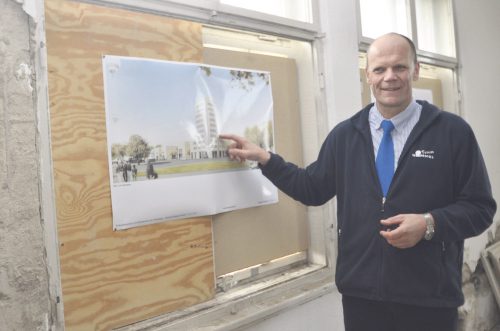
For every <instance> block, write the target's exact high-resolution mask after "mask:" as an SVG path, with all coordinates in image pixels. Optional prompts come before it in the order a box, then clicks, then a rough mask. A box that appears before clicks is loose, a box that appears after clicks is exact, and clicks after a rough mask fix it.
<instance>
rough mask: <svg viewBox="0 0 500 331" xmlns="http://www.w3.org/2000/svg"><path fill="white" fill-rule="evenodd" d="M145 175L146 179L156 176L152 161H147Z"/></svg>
mask: <svg viewBox="0 0 500 331" xmlns="http://www.w3.org/2000/svg"><path fill="white" fill-rule="evenodd" d="M146 177H147V178H148V179H156V178H158V174H157V173H156V172H155V169H154V167H153V163H152V162H151V161H148V165H147V167H146Z"/></svg>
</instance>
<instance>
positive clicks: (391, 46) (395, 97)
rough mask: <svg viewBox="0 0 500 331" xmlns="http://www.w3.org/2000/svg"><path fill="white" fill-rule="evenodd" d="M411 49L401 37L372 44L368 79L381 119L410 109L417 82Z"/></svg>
mask: <svg viewBox="0 0 500 331" xmlns="http://www.w3.org/2000/svg"><path fill="white" fill-rule="evenodd" d="M410 54H411V52H410V45H409V44H408V42H407V41H405V40H404V39H403V38H401V37H399V36H394V35H388V36H384V37H381V38H379V39H377V40H375V41H374V42H373V44H372V45H371V47H370V49H369V51H368V54H367V57H368V66H367V68H366V77H367V81H368V84H370V87H371V90H372V93H373V95H374V97H375V100H376V101H377V107H378V109H379V111H380V112H381V113H382V115H384V116H386V117H392V116H394V115H397V114H399V113H400V112H402V111H403V110H405V108H406V107H407V106H408V105H409V103H410V101H411V99H412V81H413V80H417V79H418V72H419V65H418V63H417V64H415V63H414V61H413V59H412V57H411V55H410Z"/></svg>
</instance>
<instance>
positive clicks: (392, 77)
mask: <svg viewBox="0 0 500 331" xmlns="http://www.w3.org/2000/svg"><path fill="white" fill-rule="evenodd" d="M396 78H397V75H396V72H395V71H394V70H393V69H392V68H388V69H387V70H386V71H385V75H384V80H385V81H390V80H395V79H396Z"/></svg>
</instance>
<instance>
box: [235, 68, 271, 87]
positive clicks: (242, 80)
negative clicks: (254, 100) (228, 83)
mask: <svg viewBox="0 0 500 331" xmlns="http://www.w3.org/2000/svg"><path fill="white" fill-rule="evenodd" d="M229 73H230V74H231V80H232V81H233V82H237V83H238V84H239V86H240V87H241V88H242V89H244V90H247V91H249V90H251V89H252V87H253V86H254V85H255V83H256V81H257V80H258V79H261V80H263V81H264V82H265V83H266V85H269V74H267V73H264V72H252V71H243V70H231V71H230V72H229Z"/></svg>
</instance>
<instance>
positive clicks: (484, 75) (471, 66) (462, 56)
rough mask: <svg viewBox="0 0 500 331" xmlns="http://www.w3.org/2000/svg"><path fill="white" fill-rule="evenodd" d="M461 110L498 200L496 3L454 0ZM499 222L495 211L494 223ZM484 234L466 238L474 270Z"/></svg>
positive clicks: (499, 9) (499, 5)
mask: <svg viewBox="0 0 500 331" xmlns="http://www.w3.org/2000/svg"><path fill="white" fill-rule="evenodd" d="M454 3H455V17H456V25H457V27H456V31H457V39H458V41H457V43H458V58H459V62H460V64H461V68H460V79H461V86H462V92H463V104H462V111H463V113H462V114H463V117H464V118H465V120H466V121H467V122H468V123H469V124H470V125H471V126H472V128H473V129H474V132H475V134H476V137H477V140H478V141H479V145H480V146H481V150H482V153H483V156H484V159H485V162H486V166H487V168H488V172H489V175H490V180H491V184H492V187H493V194H494V196H495V199H496V201H497V204H498V202H500V146H499V142H500V130H499V125H500V106H499V104H498V100H499V97H500V83H499V82H498V78H499V77H500V42H499V39H498V36H496V34H497V33H498V31H500V20H499V19H498V18H499V17H500V2H499V1H497V0H483V1H468V0H455V1H454ZM499 224H500V216H499V213H497V215H496V216H495V225H493V226H492V228H491V230H492V231H494V229H495V228H496V227H497V226H498V225H499ZM486 243H487V233H484V234H483V235H482V236H480V237H476V238H472V239H468V240H467V241H466V252H465V262H466V263H467V264H468V265H469V267H470V268H471V269H472V270H474V269H475V266H476V262H477V260H478V257H479V253H480V251H481V250H482V249H483V248H484V247H485V245H486Z"/></svg>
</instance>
